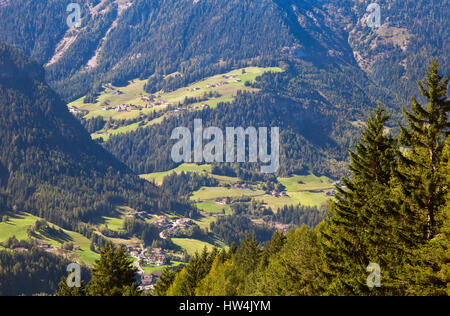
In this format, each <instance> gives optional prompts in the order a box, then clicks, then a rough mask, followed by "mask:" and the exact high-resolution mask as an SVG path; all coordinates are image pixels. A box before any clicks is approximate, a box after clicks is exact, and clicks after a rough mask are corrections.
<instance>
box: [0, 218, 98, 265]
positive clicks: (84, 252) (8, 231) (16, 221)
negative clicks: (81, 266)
mask: <svg viewBox="0 0 450 316" xmlns="http://www.w3.org/2000/svg"><path fill="white" fill-rule="evenodd" d="M37 220H40V218H38V217H36V216H33V215H31V214H28V213H19V214H16V215H14V216H10V220H9V221H8V222H6V223H4V222H2V223H0V242H4V241H5V240H7V239H8V238H10V237H12V236H15V237H16V238H17V239H18V240H27V239H29V237H28V235H27V228H28V227H30V226H33V225H34V224H35V223H36V221H37ZM49 225H50V226H54V227H55V228H56V229H60V227H59V226H56V225H53V224H51V223H49ZM62 231H63V232H64V233H65V235H66V236H67V238H66V239H64V240H61V239H59V238H57V237H55V238H52V237H47V236H38V238H37V239H39V240H41V241H45V242H48V243H49V244H51V245H52V246H54V247H56V248H61V246H62V244H63V243H64V242H72V243H73V244H74V245H77V246H79V247H80V250H76V251H73V253H75V254H76V255H78V256H79V257H80V259H81V261H83V262H84V263H86V264H87V265H92V264H93V263H94V262H95V260H96V259H98V258H99V255H98V254H97V253H95V252H92V251H91V250H90V245H91V241H90V240H89V239H87V238H86V237H84V236H83V235H81V234H79V233H76V232H72V231H69V230H65V229H62Z"/></svg>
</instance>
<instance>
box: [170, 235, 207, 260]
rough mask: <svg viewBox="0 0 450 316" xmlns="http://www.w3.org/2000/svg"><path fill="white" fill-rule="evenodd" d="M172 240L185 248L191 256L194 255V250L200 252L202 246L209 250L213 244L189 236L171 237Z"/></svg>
mask: <svg viewBox="0 0 450 316" xmlns="http://www.w3.org/2000/svg"><path fill="white" fill-rule="evenodd" d="M172 241H173V243H174V244H175V245H177V246H179V247H181V248H183V249H186V251H187V253H188V254H189V255H190V256H192V255H194V254H195V253H196V252H199V253H200V252H201V251H202V250H203V248H205V247H206V248H207V249H208V250H211V249H213V248H214V245H212V244H210V243H208V242H205V241H201V240H197V239H191V238H172Z"/></svg>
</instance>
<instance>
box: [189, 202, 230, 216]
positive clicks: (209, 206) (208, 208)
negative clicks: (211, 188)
mask: <svg viewBox="0 0 450 316" xmlns="http://www.w3.org/2000/svg"><path fill="white" fill-rule="evenodd" d="M195 205H196V206H197V208H198V209H199V210H201V211H205V212H208V213H222V210H225V214H227V215H230V214H231V207H230V206H229V205H225V204H219V203H217V202H214V201H205V202H198V203H195Z"/></svg>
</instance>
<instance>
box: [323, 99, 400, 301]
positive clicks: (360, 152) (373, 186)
mask: <svg viewBox="0 0 450 316" xmlns="http://www.w3.org/2000/svg"><path fill="white" fill-rule="evenodd" d="M388 119H389V115H388V114H386V113H385V110H384V107H382V106H381V105H379V106H378V108H377V109H376V110H375V112H374V113H373V114H371V115H370V118H369V120H368V121H367V125H366V127H365V128H364V129H363V131H362V135H361V140H360V141H359V142H358V144H357V145H356V149H355V151H350V157H351V163H350V166H349V168H350V170H351V172H352V177H351V179H347V178H343V179H342V182H343V184H344V185H345V187H339V186H337V187H336V190H337V191H338V193H337V194H336V195H335V200H334V201H332V203H331V205H330V211H329V224H328V225H327V226H326V227H325V228H324V229H323V232H322V235H323V240H322V249H323V258H324V262H325V264H326V269H325V271H324V273H325V275H326V276H327V277H328V278H329V280H330V287H329V293H330V294H335V295H362V294H381V291H380V289H377V288H374V289H369V288H368V286H367V282H366V281H367V275H368V273H367V271H366V269H367V266H368V265H369V264H370V263H377V264H378V265H379V266H380V267H381V268H382V269H384V270H386V269H387V267H389V266H390V265H391V264H392V263H391V262H390V260H391V259H392V257H393V256H392V255H393V253H392V252H395V251H399V250H397V249H396V247H397V246H396V242H395V240H394V238H393V236H392V235H391V232H392V231H393V229H394V227H395V226H396V221H397V220H399V216H400V215H399V214H398V212H397V211H396V209H397V208H396V205H395V202H394V201H392V200H391V199H390V186H391V182H392V177H393V168H394V167H395V163H396V162H395V159H396V158H395V157H396V151H397V149H396V141H395V139H393V137H391V136H390V135H386V133H385V123H386V122H387V120H388ZM394 257H395V256H394ZM385 276H386V275H385ZM389 289H392V285H391V286H386V284H385V286H384V287H383V291H384V293H385V291H389Z"/></svg>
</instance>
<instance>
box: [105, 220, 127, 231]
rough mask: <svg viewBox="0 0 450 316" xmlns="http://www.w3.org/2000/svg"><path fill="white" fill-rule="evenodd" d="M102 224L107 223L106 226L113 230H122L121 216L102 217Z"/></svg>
mask: <svg viewBox="0 0 450 316" xmlns="http://www.w3.org/2000/svg"><path fill="white" fill-rule="evenodd" d="M103 220H104V224H105V225H108V228H109V229H111V230H115V231H120V230H123V222H124V220H123V218H116V217H103Z"/></svg>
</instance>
